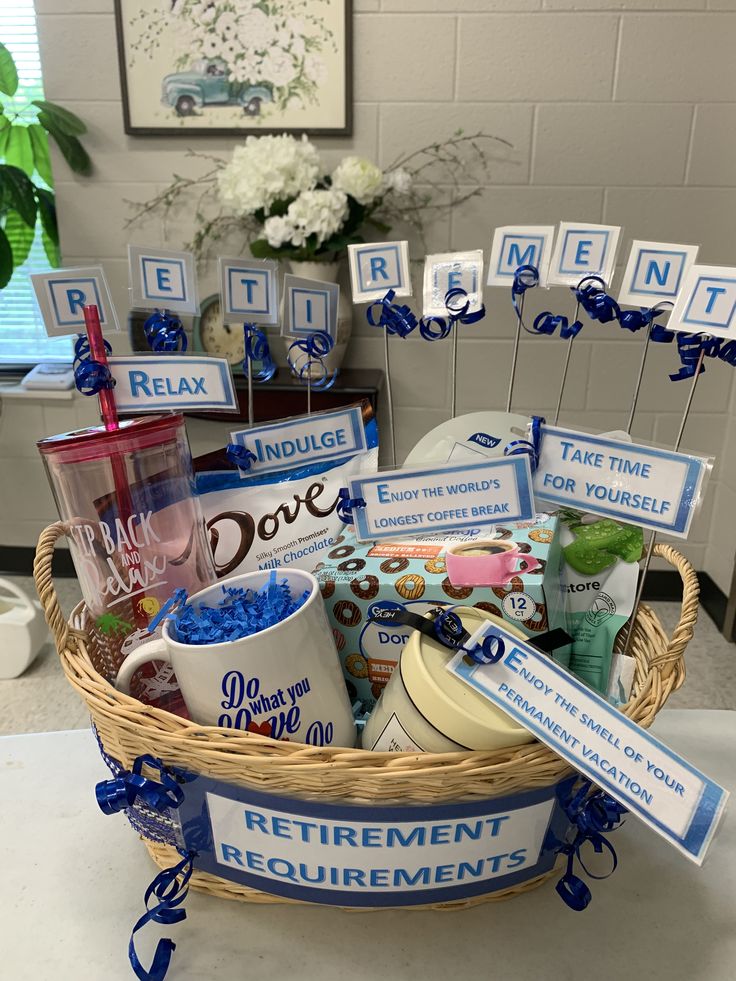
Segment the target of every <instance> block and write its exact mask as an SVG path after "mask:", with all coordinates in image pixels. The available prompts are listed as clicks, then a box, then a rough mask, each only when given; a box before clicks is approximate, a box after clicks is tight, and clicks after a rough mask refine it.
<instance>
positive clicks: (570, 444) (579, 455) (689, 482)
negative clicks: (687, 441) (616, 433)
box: [534, 426, 710, 538]
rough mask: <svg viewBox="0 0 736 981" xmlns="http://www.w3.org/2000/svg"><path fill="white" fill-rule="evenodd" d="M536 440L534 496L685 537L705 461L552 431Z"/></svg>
mask: <svg viewBox="0 0 736 981" xmlns="http://www.w3.org/2000/svg"><path fill="white" fill-rule="evenodd" d="M541 435H542V440H541V448H540V453H539V464H538V466H537V469H536V472H535V474H534V493H535V494H536V495H537V497H539V498H544V500H546V501H551V502H553V503H554V504H558V505H560V506H568V507H575V508H580V509H581V510H583V511H590V512H591V513H592V514H600V515H603V516H605V517H608V518H614V519H618V520H619V521H625V522H630V523H631V524H636V525H640V526H641V527H642V528H649V529H651V530H652V531H663V532H666V533H667V534H668V535H674V536H675V537H677V538H687V536H688V533H689V531H690V525H691V523H692V520H693V517H694V516H695V512H696V508H697V505H698V503H699V501H700V498H701V495H702V490H703V481H704V479H705V476H706V474H707V473H708V471H709V470H710V464H709V461H708V460H707V459H705V458H704V457H699V456H689V455H688V454H685V453H674V452H673V451H671V450H660V449H657V448H656V447H653V446H641V445H639V444H637V443H629V442H625V441H623V440H617V439H612V438H610V437H608V436H591V435H589V434H588V433H579V432H576V431H574V430H571V429H561V428H555V427H552V426H542V430H541Z"/></svg>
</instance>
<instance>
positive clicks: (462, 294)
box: [419, 286, 486, 341]
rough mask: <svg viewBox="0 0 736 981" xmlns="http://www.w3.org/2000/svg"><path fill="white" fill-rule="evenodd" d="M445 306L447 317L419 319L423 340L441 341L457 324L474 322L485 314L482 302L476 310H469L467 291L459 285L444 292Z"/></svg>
mask: <svg viewBox="0 0 736 981" xmlns="http://www.w3.org/2000/svg"><path fill="white" fill-rule="evenodd" d="M445 308H446V310H447V317H422V319H421V320H420V321H419V333H420V334H421V335H422V337H423V338H424V340H425V341H441V340H443V339H444V338H445V337H447V336H448V335H449V334H450V332H451V331H452V328H453V327H456V326H457V325H458V324H475V323H477V322H478V321H479V320H482V319H483V317H485V315H486V308H485V306H483V305H482V304H481V306H480V307H479V308H478V309H477V310H475V311H473V312H472V313H470V312H469V311H470V300H469V299H468V294H467V291H466V290H464V289H462V288H461V287H459V286H455V287H453V289H451V290H448V291H447V293H446V294H445Z"/></svg>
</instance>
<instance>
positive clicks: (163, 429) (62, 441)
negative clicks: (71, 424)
mask: <svg viewBox="0 0 736 981" xmlns="http://www.w3.org/2000/svg"><path fill="white" fill-rule="evenodd" d="M183 426H184V417H183V416H182V415H181V414H180V413H175V412H169V413H165V414H162V415H155V416H153V415H152V416H145V417H141V416H136V417H135V418H133V419H123V420H121V422H120V425H119V427H118V428H117V429H112V430H110V429H106V428H105V427H104V426H89V427H88V428H87V429H76V430H74V431H73V432H70V433H59V435H58V436H47V437H46V438H45V439H40V440H38V442H37V443H36V446H38V449H39V451H40V452H41V453H42V454H43V455H44V456H58V457H59V459H60V460H62V461H63V462H65V463H81V462H83V461H85V460H99V459H104V458H106V457H109V456H111V455H112V454H113V453H131V452H135V451H137V450H145V449H149V448H150V447H152V446H158V445H159V444H161V443H166V442H168V441H169V440H173V439H175V438H176V435H177V432H178V431H179V430H180V429H181V428H182V427H183Z"/></svg>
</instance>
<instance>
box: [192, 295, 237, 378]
mask: <svg viewBox="0 0 736 981" xmlns="http://www.w3.org/2000/svg"><path fill="white" fill-rule="evenodd" d="M192 340H193V346H194V350H195V351H204V352H205V353H206V354H211V355H213V356H214V357H218V358H227V360H228V362H229V363H230V364H231V365H237V364H240V363H242V361H243V358H244V357H245V340H244V336H243V327H242V325H240V324H223V322H222V315H221V314H220V296H219V294H218V293H213V294H212V296H208V297H207V299H206V300H202V302H201V313H200V315H199V316H198V317H194V319H193V321H192Z"/></svg>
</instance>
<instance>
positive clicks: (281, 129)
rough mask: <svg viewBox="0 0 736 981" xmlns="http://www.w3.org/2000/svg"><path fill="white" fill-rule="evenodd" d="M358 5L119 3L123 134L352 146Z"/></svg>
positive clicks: (331, 1) (301, 0) (247, 0)
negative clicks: (301, 139) (295, 139)
mask: <svg viewBox="0 0 736 981" xmlns="http://www.w3.org/2000/svg"><path fill="white" fill-rule="evenodd" d="M352 6H353V5H352V0H271V2H270V3H269V8H270V12H269V13H265V12H264V10H263V9H262V5H260V4H256V3H255V0H115V25H116V32H117V44H118V61H119V67H120V84H121V90H122V100H123V119H124V127H125V132H126V133H128V134H129V135H132V136H186V137H191V136H192V135H208V136H247V135H266V134H281V133H289V132H291V133H306V134H307V135H309V136H351V135H352V127H353V118H352V117H353V111H352V98H353V92H352V89H353V85H352V74H353V68H352V62H353V50H352Z"/></svg>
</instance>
